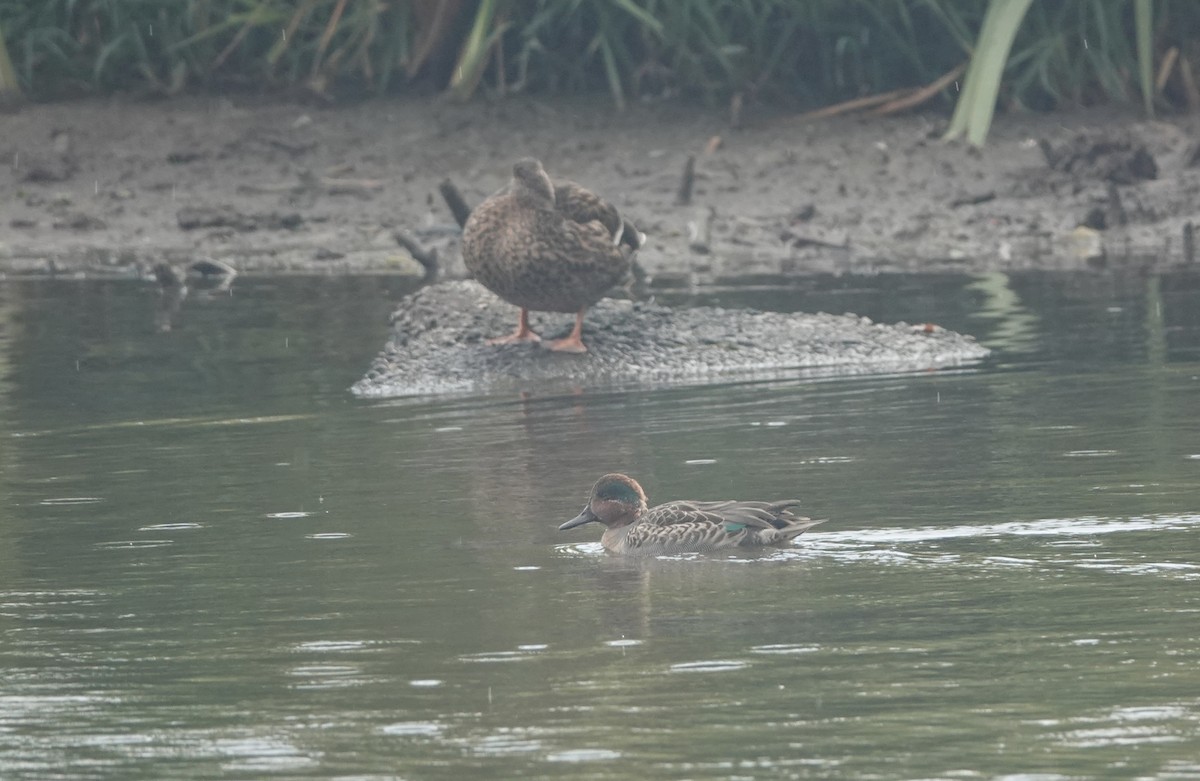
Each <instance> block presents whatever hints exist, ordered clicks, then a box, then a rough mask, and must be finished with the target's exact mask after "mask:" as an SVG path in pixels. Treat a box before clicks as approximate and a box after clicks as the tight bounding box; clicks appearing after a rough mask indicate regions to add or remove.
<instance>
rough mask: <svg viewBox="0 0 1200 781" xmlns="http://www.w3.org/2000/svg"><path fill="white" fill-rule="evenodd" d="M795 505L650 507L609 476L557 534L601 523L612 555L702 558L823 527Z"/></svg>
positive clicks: (625, 481)
mask: <svg viewBox="0 0 1200 781" xmlns="http://www.w3.org/2000/svg"><path fill="white" fill-rule="evenodd" d="M798 504H800V502H799V501H797V500H795V499H786V500H784V501H782V502H739V501H726V502H693V501H689V500H684V501H677V502H668V503H667V504H660V505H658V506H657V507H647V506H646V493H645V492H644V491H643V490H642V487H641V486H640V485H638V482H637V481H636V480H634V479H633V478H632V477H629V476H627V475H622V474H609V475H605V476H604V477H601V478H600V479H599V480H597V481H596V485H594V486H593V487H592V494H591V496H590V497H589V498H588V503H587V504H586V505H584V508H583V512H581V513H579V515H576V516H575V517H574V518H572V519H571V520H569V521H567V522H566V523H564V524H562V525H561V526H559V527H558V528H559V531H563V530H566V529H574V528H575V527H576V526H582V525H583V524H585V523H591V522H592V521H597V522H599V523H602V524H604V525H605V527H606V528H605V530H604V536H603V537H601V538H600V542H601V543H602V544H603V545H604V547H605V549H606V550H608V551H611V552H612V553H646V554H652V555H653V554H664V553H666V554H669V553H696V552H699V553H704V552H708V551H716V550H721V549H723V548H762V547H768V546H775V545H783V544H784V543H786V542H788V541H789V540H791V539H792V538H793V537H798V536H799V535H801V534H803V533H804V532H806V531H808V530H809V529H811V528H812V527H813V526H816V525H817V524H818V523H821V522H822V521H814V520H811V519H809V518H804V517H801V516H799V515H793V514H792V511H791V510H790V509H788V508H790V507H795V506H796V505H798Z"/></svg>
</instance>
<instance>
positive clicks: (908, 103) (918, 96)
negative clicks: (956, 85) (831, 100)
mask: <svg viewBox="0 0 1200 781" xmlns="http://www.w3.org/2000/svg"><path fill="white" fill-rule="evenodd" d="M966 69H967V64H966V63H965V62H964V63H961V64H960V65H958V66H957V67H955V68H952V69H951V70H950V71H949V72H948V73H946V74H945V75H943V76H941V77H940V78H938V79H936V80H935V81H933V82H930V83H929V84H927V85H925V86H924V87H921V88H920V89H918V90H915V91H913V92H912V93H910V94H908V95H905V96H903V97H899V98H896V99H895V100H889V101H888V102H887V103H884V104H883V105H882V106H880V107H879V108H877V109H875V111H874V113H875V114H877V115H879V116H885V115H887V114H895V113H896V112H897V111H904V110H906V109H910V108H912V107H913V106H919V105H921V104H922V103H924V102H925V101H927V100H929V99H930V98H932V97H933V96H934V95H936V94H938V93H939V92H941V91H942V90H944V89H945V88H946V87H949V86H950V84H951V82H953V81H955V80H956V79H958V77H959V76H961V75H962V74H963V71H965V70H966Z"/></svg>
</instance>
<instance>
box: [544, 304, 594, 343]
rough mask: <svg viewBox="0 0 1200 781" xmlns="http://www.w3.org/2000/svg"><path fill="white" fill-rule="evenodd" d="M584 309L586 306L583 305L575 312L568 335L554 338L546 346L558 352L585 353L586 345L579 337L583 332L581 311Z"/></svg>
mask: <svg viewBox="0 0 1200 781" xmlns="http://www.w3.org/2000/svg"><path fill="white" fill-rule="evenodd" d="M586 311H587V307H584V308H583V309H580V310H579V311H578V312H576V313H575V327H574V328H573V329H571V333H570V335H569V336H564V337H563V338H562V339H555V340H554V341H552V342H549V343H548V344H547V345H546V346H547V347H549V348H550V349H551V350H555V351H557V352H560V353H586V352H587V347H585V346H584V344H583V339H581V338H580V336H581V335H582V334H583V313H584V312H586Z"/></svg>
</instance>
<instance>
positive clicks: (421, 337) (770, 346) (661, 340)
mask: <svg viewBox="0 0 1200 781" xmlns="http://www.w3.org/2000/svg"><path fill="white" fill-rule="evenodd" d="M515 317H516V309H515V308H514V307H512V306H509V305H508V304H505V303H503V302H502V301H500V300H498V299H497V298H496V297H495V296H493V295H492V294H491V293H488V292H487V291H486V290H483V289H482V288H481V287H480V286H479V285H477V284H475V283H474V282H470V281H458V282H445V283H441V284H437V285H433V286H432V287H426V288H423V289H421V290H419V291H418V292H417V293H415V294H413V295H411V296H409V297H407V298H405V299H404V300H403V301H401V302H400V306H399V308H398V309H397V310H396V313H395V315H394V316H393V324H392V334H391V338H390V339H389V340H388V343H387V345H386V346H385V348H384V350H383V352H382V353H381V354H380V355H379V356H378V357H377V358H376V359H375V361H374V362H373V363H372V365H371V368H370V370H369V371H368V372H367V375H366V377H364V378H363V379H362V380H360V381H359V382H358V383H357V384H356V385H355V386H354V388H353V390H354V392H355V393H357V394H358V395H361V396H411V395H424V394H437V393H464V392H475V391H493V390H508V391H528V392H537V393H544V392H546V391H547V390H551V391H554V390H558V391H567V390H570V389H572V388H578V387H584V386H587V387H613V386H616V385H627V384H633V383H637V384H641V385H645V384H652V385H666V384H681V383H696V382H715V381H720V380H735V379H749V378H752V377H767V376H794V375H795V374H797V373H799V372H803V373H805V374H810V375H812V374H821V375H834V374H867V373H880V372H891V371H916V370H920V369H931V368H937V367H942V366H955V365H961V364H965V363H971V362H975V361H978V360H980V359H982V358H983V357H985V356H986V355H987V354H988V350H987V349H986V348H984V347H982V346H980V345H979V344H977V343H976V342H975V341H974V340H973V339H971V338H970V337H965V336H961V335H959V334H956V333H953V332H951V331H946V330H944V329H941V328H937V327H936V326H927V325H916V326H910V325H906V324H903V323H900V324H896V325H882V324H874V323H871V322H870V321H869V320H867V319H866V318H860V317H855V316H853V315H829V314H815V315H810V314H790V315H789V314H779V313H774V312H755V311H751V310H744V309H719V308H715V307H694V308H688V309H671V308H668V307H664V306H659V305H656V304H651V303H644V302H631V301H620V300H613V299H605V300H603V301H601V302H600V303H599V304H597V305H596V306H595V307H593V308H592V309H591V310H589V312H588V317H587V321H586V324H585V327H584V341H585V342H586V344H587V346H588V353H587V354H586V355H569V354H564V353H554V352H551V351H549V350H546V349H545V348H543V347H541V346H539V345H534V344H517V345H502V346H499V345H488V344H485V340H486V339H487V338H489V337H492V336H499V335H503V334H506V333H508V332H509V331H511V330H512V328H513V325H514V323H515ZM571 322H572V319H571V317H570V316H563V315H549V314H540V313H539V314H535V315H534V316H533V317H532V325H533V327H534V330H536V331H539V332H540V333H541V334H542V336H543V338H550V337H558V336H564V335H566V333H567V332H568V331H570V328H571Z"/></svg>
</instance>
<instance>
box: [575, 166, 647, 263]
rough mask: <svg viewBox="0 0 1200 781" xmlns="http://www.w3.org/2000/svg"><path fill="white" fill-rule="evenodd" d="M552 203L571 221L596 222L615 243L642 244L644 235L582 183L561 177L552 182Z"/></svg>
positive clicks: (634, 246) (634, 245) (613, 207)
mask: <svg viewBox="0 0 1200 781" xmlns="http://www.w3.org/2000/svg"><path fill="white" fill-rule="evenodd" d="M554 206H555V208H556V209H558V211H559V212H560V213H561V214H562V215H563V216H565V217H566V218H567V219H569V220H571V221H572V222H578V223H588V222H592V221H595V222H599V223H600V224H601V225H603V226H604V227H605V229H607V231H608V235H609V237H610V239H611V240H612V241H613V243H615V244H625V245H627V246H628V247H629V248H630V249H638V248H639V247H641V246H642V244H643V243H645V240H646V237H645V235H644V234H643V233H642V232H641V231H639V230H638V229H637V226H636V225H634V224H633V222H631V221H630V220H629V219H627V218H626V217H625V216H624V215H622V214H621V213H620V212H619V211H617V207H615V206H613V205H612V204H611V203H609V202H608V201H606V200H604V199H603V198H601V197H600V196H599V195H596V194H595V193H594V192H592V191H591V190H589V189H587V188H586V187H584V186H583V185H580V184H577V183H575V182H572V181H569V180H566V179H563V180H560V181H557V182H555V183H554Z"/></svg>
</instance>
